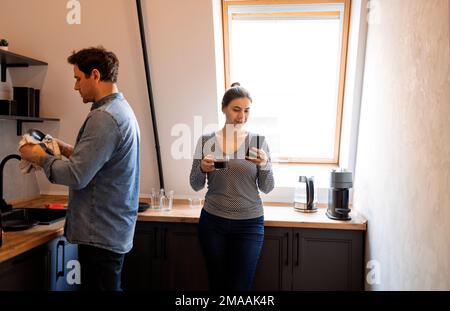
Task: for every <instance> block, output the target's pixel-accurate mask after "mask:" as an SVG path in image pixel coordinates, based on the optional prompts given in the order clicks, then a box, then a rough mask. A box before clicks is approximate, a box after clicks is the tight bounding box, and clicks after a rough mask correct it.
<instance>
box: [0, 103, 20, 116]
mask: <svg viewBox="0 0 450 311" xmlns="http://www.w3.org/2000/svg"><path fill="white" fill-rule="evenodd" d="M0 115H6V116H15V115H17V102H16V101H15V100H8V99H0Z"/></svg>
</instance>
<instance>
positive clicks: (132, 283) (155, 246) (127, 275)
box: [122, 222, 162, 290]
mask: <svg viewBox="0 0 450 311" xmlns="http://www.w3.org/2000/svg"><path fill="white" fill-rule="evenodd" d="M161 230H162V226H161V225H160V224H157V223H152V222H137V224H136V230H135V234H134V240H133V249H132V250H131V251H130V252H129V253H128V254H127V255H126V256H125V260H124V264H123V270H122V288H123V289H124V290H156V289H161V266H162V259H161V249H160V245H161V241H160V240H161Z"/></svg>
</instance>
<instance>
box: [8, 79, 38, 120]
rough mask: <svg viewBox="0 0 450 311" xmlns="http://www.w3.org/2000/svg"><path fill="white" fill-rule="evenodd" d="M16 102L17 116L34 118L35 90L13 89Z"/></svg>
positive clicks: (27, 88) (29, 88)
mask: <svg viewBox="0 0 450 311" xmlns="http://www.w3.org/2000/svg"><path fill="white" fill-rule="evenodd" d="M13 90H14V91H13V94H14V95H13V96H14V100H16V101H17V115H19V116H22V117H34V111H35V108H34V106H35V101H34V96H35V92H34V89H33V88H31V87H17V86H15V87H13Z"/></svg>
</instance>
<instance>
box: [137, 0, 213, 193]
mask: <svg viewBox="0 0 450 311" xmlns="http://www.w3.org/2000/svg"><path fill="white" fill-rule="evenodd" d="M144 3H146V6H145V9H144V11H145V12H146V24H147V25H148V36H149V51H150V52H149V54H150V58H151V69H152V77H153V81H152V82H153V90H154V98H155V102H156V115H157V117H158V131H159V134H160V135H159V137H160V144H161V156H162V159H163V160H162V163H163V170H164V179H165V185H166V188H170V189H174V190H175V193H176V194H178V196H181V197H183V196H186V195H189V194H192V193H194V192H193V190H191V187H190V185H189V173H190V168H191V165H192V159H191V156H192V154H193V152H194V150H193V148H194V145H195V143H196V141H197V138H198V136H199V135H201V127H200V128H199V129H198V130H196V133H195V134H196V136H195V137H194V116H201V117H202V124H203V127H205V126H206V125H208V124H212V123H217V115H218V110H217V107H218V105H217V88H218V85H217V82H216V63H215V45H214V23H213V6H212V1H211V0H195V1H193V0H190V1H186V0H172V1H167V0H152V1H144ZM177 124H178V125H179V124H186V125H187V126H188V127H189V129H190V130H191V131H192V132H191V133H190V135H188V138H190V139H188V141H191V144H190V145H188V146H187V147H188V148H189V147H190V148H189V149H191V150H187V153H186V154H187V155H188V158H187V159H174V158H173V156H172V153H171V146H172V143H173V142H174V141H175V140H177V138H178V137H179V136H172V134H171V132H172V129H173V127H174V126H176V125H177ZM174 135H179V134H178V133H174Z"/></svg>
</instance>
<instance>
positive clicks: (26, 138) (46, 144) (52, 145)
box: [19, 134, 61, 174]
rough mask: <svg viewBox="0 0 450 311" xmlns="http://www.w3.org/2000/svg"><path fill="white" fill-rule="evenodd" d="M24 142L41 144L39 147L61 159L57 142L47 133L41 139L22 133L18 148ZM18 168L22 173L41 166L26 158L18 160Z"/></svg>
mask: <svg viewBox="0 0 450 311" xmlns="http://www.w3.org/2000/svg"><path fill="white" fill-rule="evenodd" d="M26 144H34V145H41V147H42V148H43V149H44V151H46V152H47V153H48V154H51V155H53V156H54V157H56V158H57V159H61V151H60V150H59V146H58V143H57V142H56V140H54V139H53V137H52V136H51V135H49V134H47V135H45V137H44V139H43V140H42V141H39V140H37V139H35V138H33V137H32V136H31V135H29V134H24V135H22V139H21V140H20V142H19V150H20V148H21V147H22V146H24V145H26ZM19 168H20V171H21V172H22V173H23V174H29V173H31V172H34V171H35V170H40V169H41V167H39V166H38V165H36V164H34V163H31V162H29V161H26V160H21V161H20V163H19Z"/></svg>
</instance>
